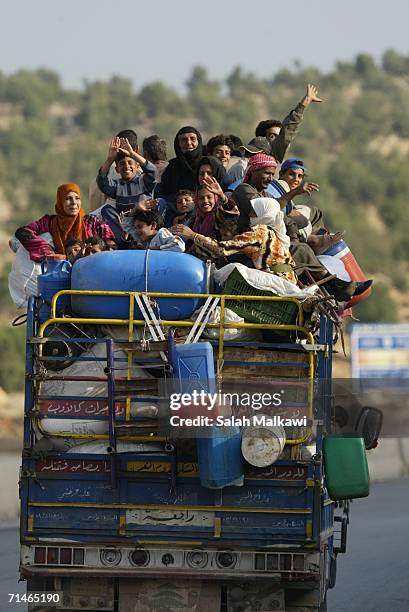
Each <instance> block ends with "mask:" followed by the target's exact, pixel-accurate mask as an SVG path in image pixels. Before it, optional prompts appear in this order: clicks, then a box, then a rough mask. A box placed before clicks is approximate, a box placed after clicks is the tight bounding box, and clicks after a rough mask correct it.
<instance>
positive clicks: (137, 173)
mask: <svg viewBox="0 0 409 612" xmlns="http://www.w3.org/2000/svg"><path fill="white" fill-rule="evenodd" d="M134 147H135V148H133V147H132V145H131V144H130V142H129V140H128V139H127V138H118V137H117V136H116V137H115V138H113V139H112V140H111V143H110V146H109V150H108V156H107V159H106V161H105V162H104V164H103V165H102V166H101V168H100V170H99V172H98V176H97V185H98V187H99V189H100V190H101V191H102V192H103V193H104V194H105V195H107V196H108V197H109V198H111V199H113V200H115V204H106V205H105V206H103V207H102V209H101V212H100V215H101V217H102V219H103V220H104V221H105V223H107V224H108V225H109V227H110V228H111V229H112V231H113V233H114V235H115V239H116V241H117V242H118V243H121V241H122V238H123V229H122V227H121V223H120V219H119V215H120V214H121V213H124V212H127V211H129V210H131V209H132V208H133V207H134V206H135V204H137V203H138V202H139V201H140V200H143V199H146V198H149V197H151V195H152V191H153V188H154V186H155V183H156V180H157V170H156V166H155V165H154V164H152V163H151V162H150V161H148V160H147V159H146V158H145V157H143V156H142V155H140V154H139V153H138V146H137V145H136V144H134ZM114 162H115V169H116V171H117V172H118V174H119V175H120V177H121V178H120V179H112V178H110V177H109V176H108V173H109V169H110V167H111V165H112V164H113V163H114ZM141 171H142V172H141Z"/></svg>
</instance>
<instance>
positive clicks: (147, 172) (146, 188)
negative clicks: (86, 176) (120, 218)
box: [97, 161, 158, 213]
mask: <svg viewBox="0 0 409 612" xmlns="http://www.w3.org/2000/svg"><path fill="white" fill-rule="evenodd" d="M142 170H143V172H142V174H139V175H138V176H134V178H133V179H132V180H130V181H124V180H123V179H113V178H110V177H109V176H108V175H106V176H104V175H103V174H101V171H100V172H99V173H98V176H97V185H98V187H99V189H100V190H101V191H102V193H105V195H107V196H108V197H109V198H112V200H115V202H116V205H115V206H116V209H117V211H118V213H121V212H126V211H128V210H130V209H131V208H133V207H134V206H135V204H137V203H138V202H139V200H140V199H141V196H143V195H145V196H150V197H152V191H153V188H154V187H155V185H156V181H157V177H158V173H157V169H156V166H155V165H154V164H152V163H151V162H149V161H148V162H147V163H146V166H144V167H143V168H142Z"/></svg>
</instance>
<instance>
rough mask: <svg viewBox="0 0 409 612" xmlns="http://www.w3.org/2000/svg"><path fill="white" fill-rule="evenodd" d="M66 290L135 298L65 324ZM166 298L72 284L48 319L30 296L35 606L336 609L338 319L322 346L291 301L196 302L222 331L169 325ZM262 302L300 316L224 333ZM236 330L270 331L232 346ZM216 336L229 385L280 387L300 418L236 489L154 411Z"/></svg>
mask: <svg viewBox="0 0 409 612" xmlns="http://www.w3.org/2000/svg"><path fill="white" fill-rule="evenodd" d="M69 294H74V295H78V294H83V295H92V297H93V300H94V301H95V300H98V299H99V298H100V299H106V297H107V296H108V297H109V299H110V300H115V299H122V300H124V299H125V300H127V303H128V302H129V311H128V315H127V316H126V317H123V316H122V317H121V318H116V319H113V318H112V317H111V318H102V317H101V316H99V317H90V316H84V315H76V314H73V313H71V316H70V317H67V316H64V315H62V314H61V312H59V310H58V303H59V302H58V301H59V300H64V299H65V300H66V299H67V295H69ZM158 296H160V294H158V293H155V294H154V293H146V292H140V293H138V292H123V291H122V292H119V291H117V292H112V291H111V292H110V291H105V292H103V291H100V292H98V291H94V292H92V291H88V292H87V291H75V290H65V291H60V292H59V293H57V294H56V295H55V296H54V298H53V302H52V305H51V309H50V310H49V313H48V314H47V315H46V317H44V316H41V307H42V305H41V298H36V297H32V298H30V301H29V307H28V314H27V353H26V380H25V413H24V448H23V455H22V467H21V478H20V497H21V565H20V573H21V577H22V578H23V579H24V580H27V592H28V594H29V595H28V597H30V596H31V598H30V599H28V602H29V609H30V610H37V611H39V610H42V609H43V607H44V605H45V603H46V602H48V605H51V604H52V607H51V608H50V607H44V609H47V610H49V609H53V610H58V611H60V610H71V611H73V610H75V611H79V610H87V611H91V610H92V611H97V610H98V611H106V612H108V611H109V612H131V611H132V612H136V611H150V612H152V611H159V610H160V611H169V612H170V611H173V610H178V611H196V612H199V611H205V610H206V611H208V610H214V611H215V612H216V611H219V610H220V611H222V610H223V611H224V610H226V611H237V612H239V611H240V612H247V611H253V610H264V611H269V610H271V611H273V610H274V611H282V612H284V611H286V612H296V611H298V612H302V611H318V610H320V611H324V610H326V609H327V604H326V601H327V591H328V589H330V588H332V587H333V586H334V585H335V577H336V559H337V555H338V553H343V552H345V549H346V537H347V524H348V508H349V506H348V501H343V500H341V499H339V500H335V501H334V499H331V498H330V495H329V492H328V486H327V480H326V474H325V470H324V459H323V456H324V453H323V446H324V443H325V439H326V438H327V437H328V436H329V435H330V434H331V433H332V431H333V413H332V406H331V364H332V345H333V323H332V321H331V320H330V319H329V318H327V317H326V316H325V315H324V314H323V315H322V316H321V319H320V322H319V328H318V331H317V333H316V334H315V335H313V334H312V333H311V331H310V330H309V329H307V327H306V326H305V324H304V321H303V312H302V308H301V304H300V303H299V302H297V300H296V299H294V298H282V299H279V298H277V297H268V296H267V297H266V296H264V297H262V296H260V297H257V296H256V297H255V296H253V297H252V299H251V300H250V298H249V296H248V295H237V294H236V295H224V294H222V295H221V294H216V293H215V294H206V295H198V296H196V298H198V299H200V300H201V304H203V303H204V302H205V305H208V304H210V303H211V300H217V303H218V304H219V308H220V317H219V320H218V321H217V322H214V319H209V317H207V318H206V317H202V318H201V317H200V316H199V317H198V318H197V319H196V322H194V321H193V320H192V319H184V320H176V321H170V320H161V319H159V318H156V317H155V316H154V315H153V310H152V308H153V307H154V306H155V304H156V302H155V300H157V299H158ZM189 297H190V298H192V296H191V295H190V296H183V295H181V294H175V295H170V294H169V295H168V297H167V299H174V300H178V299H182V298H183V299H188V298H189ZM71 298H73V295H71ZM257 300H258V301H259V302H260V303H261V304H263V307H264V309H265V307H266V304H269V306H272V305H273V304H274V306H275V308H276V309H277V307H278V308H283V307H284V310H285V308H287V307H288V305H289V304H290V306H291V308H292V309H293V311H294V309H295V311H296V317H295V318H294V319H293V320H292V322H291V323H288V322H287V323H283V322H282V321H281V322H279V323H273V322H271V321H272V320H271V319H270V322H265V321H264V322H262V323H260V322H259V323H255V322H254V320H253V322H251V320H250V322H249V320H248V318H247V319H245V321H244V322H241V323H238V322H234V323H232V322H229V323H227V322H226V317H225V311H226V307H227V306H228V305H230V306H232V305H233V308H234V303H236V304H241V305H243V304H246V303H250V301H251V304H252V305H253V306H254V303H255V302H257ZM95 303H96V302H95ZM143 304H144V305H145V307H146V308H145V310H144V311H143V312H142V314H143V315H144V316H141V311H142V306H143ZM250 319H251V317H250ZM256 320H257V319H256ZM258 320H260V319H258ZM198 321H199V322H198ZM209 321H213V323H212V322H209ZM233 329H234V330H236V331H237V330H239V331H243V330H245V331H246V332H248V331H249V330H252V331H254V330H255V331H256V332H257V333H258V334H259V336H258V339H256V340H254V339H252V340H244V339H243V338H242V336H238V337H233V338H232V334H231V333H230V332H231V331H232V330H233ZM206 330H208V331H209V330H210V331H211V333H209V334H208V335H207V339H206V345H207V347H210V348H211V350H212V351H213V354H214V367H215V385H216V388H217V390H218V391H220V390H222V391H223V390H227V391H231V389H232V388H236V387H234V385H239V386H240V385H241V389H242V390H243V388H244V389H247V390H253V391H254V390H260V389H263V390H265V389H268V388H269V385H270V387H271V388H274V390H277V389H280V390H281V392H284V391H285V393H286V394H287V395H286V399H285V401H284V403H283V404H282V405H281V406H280V410H281V414H284V412H285V414H286V415H287V416H288V415H292V416H294V415H298V416H300V415H302V416H303V418H304V419H305V426H295V427H293V428H290V429H289V430H286V432H287V433H286V438H285V440H284V441H283V440H281V446H280V443H279V441H278V442H277V440H278V438H279V436H277V435H276V438H275V439H276V442H277V444H276V447H275V448H276V451H275V452H276V455H275V460H274V461H273V463H270V465H261V466H260V465H252V464H251V463H250V462H248V461H244V460H243V465H242V468H241V469H242V476H243V477H242V479H241V482H240V483H230V484H227V486H218V487H217V485H216V487H217V488H214V487H209V486H204V484H203V473H202V470H203V469H205V468H206V466H205V465H203V457H202V464H201V463H200V457H198V450H197V449H198V445H199V441H198V440H195V439H193V438H195V435H192V436H190V438H188V439H186V438H183V437H181V438H179V437H177V436H173V434H172V431H164V429H163V427H162V428H161V425H160V423H159V421H160V418H159V416H158V414H159V413H158V405H159V404H161V405H162V408H163V405H164V404H165V408H164V410H165V414H166V401H165V402H164V397H166V393H168V392H169V388H168V389H166V388H165V387H166V384H167V383H170V384H171V389H173V390H174V389H175V381H176V383H177V384H179V383H180V380H177V375H176V373H175V363H174V358H172V356H171V353H172V351H174V350H175V347H178V346H180V345H181V344H183V345H184V346H187V344H188V343H189V342H193V343H196V345H200V342H202V341H203V340H204V338H203V333H204V332H205V331H206ZM200 334H202V336H201V335H200ZM261 334H262V335H261ZM209 350H210V349H209ZM176 369H177V368H176ZM200 377H201V375H198V376H197V377H196V378H195V377H194V376H193V378H195V385H196V386H195V389H199V388H200V386H201V385H202V382H201V378H200ZM278 381H279V382H278ZM206 384H207V383H206ZM206 384H204V383H203V385H202V386H206ZM163 385H165V387H164V386H163ZM164 389H165V390H164ZM287 389H288V390H289V392H288V393H287ZM287 397H288V400H287ZM162 408H161V409H160V410H162ZM283 411H284V412H283ZM174 414H176V413H174ZM234 427H235V425H234V423H233V424H232V427H231V428H230V430H229V428H228V427H227V429H225V437H226V436H227V437H228V436H229V435H232V428H234ZM236 429H237V428H236ZM267 430H268V432H267V434H269V435H271V436H274V435H275V434H274V427H273V426H272V427H267ZM229 431H230V433H229ZM264 433H266V432H264ZM267 434H266V435H267ZM270 441H271V440H270ZM267 442H268V441H267ZM277 448H278V450H277ZM236 450H237V449H236ZM256 450H257V449H256ZM258 450H260V449H258ZM261 454H263V449H261ZM209 465H210V463H209ZM219 467H220V469H228V468H229V467H232V466H228V465H224V466H223V465H221V466H220V465H219ZM215 469H218V466H217V465H216V468H215ZM237 484H240V485H241V486H235V485H237ZM332 497H333V498H334V497H336V496H334V495H333V496H332ZM47 598H48V599H47ZM53 598H54V599H53Z"/></svg>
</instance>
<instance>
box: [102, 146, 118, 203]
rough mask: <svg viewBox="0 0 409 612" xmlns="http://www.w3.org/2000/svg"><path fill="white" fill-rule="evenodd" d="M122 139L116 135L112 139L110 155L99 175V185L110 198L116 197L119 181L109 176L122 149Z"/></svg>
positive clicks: (109, 149)
mask: <svg viewBox="0 0 409 612" xmlns="http://www.w3.org/2000/svg"><path fill="white" fill-rule="evenodd" d="M120 145H121V140H120V138H118V137H115V138H113V139H112V140H111V142H110V144H109V148H108V155H107V158H106V160H105V161H104V163H103V164H102V166H101V168H100V169H99V172H98V175H97V179H96V180H97V185H98V188H99V190H100V191H102V193H104V194H105V195H106V196H108V197H109V198H112V199H115V198H116V187H117V181H116V180H115V179H111V178H109V176H108V173H109V170H110V168H111V166H112V164H113V163H114V161H115V160H116V156H117V154H118V152H119V150H120Z"/></svg>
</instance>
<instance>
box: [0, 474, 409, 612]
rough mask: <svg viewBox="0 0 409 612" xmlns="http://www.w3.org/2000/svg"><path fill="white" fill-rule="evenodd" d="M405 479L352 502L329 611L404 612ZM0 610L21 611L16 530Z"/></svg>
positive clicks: (4, 556)
mask: <svg viewBox="0 0 409 612" xmlns="http://www.w3.org/2000/svg"><path fill="white" fill-rule="evenodd" d="M408 508H409V480H401V481H395V482H387V483H383V484H376V485H373V486H372V489H371V497H370V498H369V499H361V500H355V501H354V502H353V503H352V509H351V522H350V525H349V532H348V552H347V553H346V554H345V555H339V557H338V576H337V584H336V586H335V589H333V590H332V591H330V592H329V597H328V603H329V606H328V610H329V612H406V611H407V610H409V510H408ZM0 538H1V557H0V610H1V612H3V611H4V612H8V611H9V610H20V612H25V611H26V608H25V607H24V606H23V605H14V604H9V603H8V597H7V594H8V593H16V592H18V593H23V592H24V590H25V585H24V583H20V584H19V583H18V529H17V528H15V527H12V528H5V529H1V530H0Z"/></svg>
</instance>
